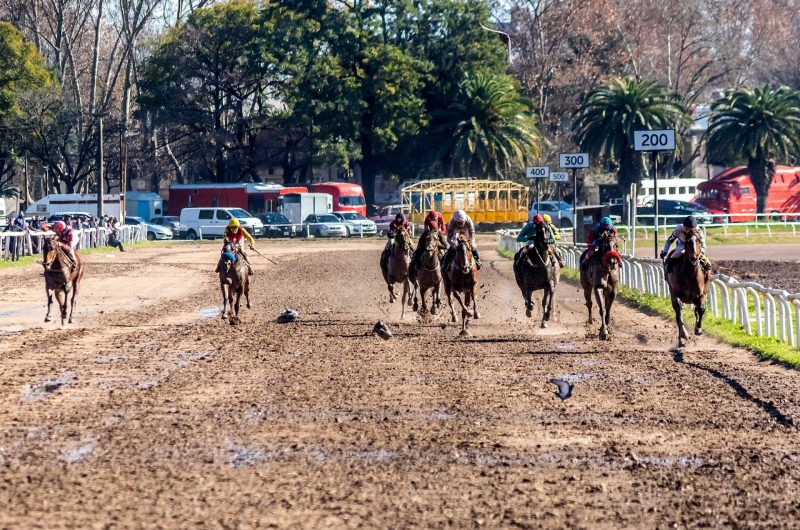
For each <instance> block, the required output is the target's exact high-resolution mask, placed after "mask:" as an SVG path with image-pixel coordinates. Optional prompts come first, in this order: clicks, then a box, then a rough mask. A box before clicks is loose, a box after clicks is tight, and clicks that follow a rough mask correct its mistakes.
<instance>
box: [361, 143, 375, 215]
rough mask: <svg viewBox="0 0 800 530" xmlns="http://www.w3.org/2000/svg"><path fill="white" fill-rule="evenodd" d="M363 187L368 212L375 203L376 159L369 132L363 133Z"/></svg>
mask: <svg viewBox="0 0 800 530" xmlns="http://www.w3.org/2000/svg"><path fill="white" fill-rule="evenodd" d="M359 165H360V166H361V187H362V188H363V189H364V200H366V201H367V214H369V213H370V211H371V210H372V207H373V206H374V205H375V159H374V156H373V153H372V138H371V137H370V136H369V134H368V133H367V132H364V133H362V134H361V162H360V163H359Z"/></svg>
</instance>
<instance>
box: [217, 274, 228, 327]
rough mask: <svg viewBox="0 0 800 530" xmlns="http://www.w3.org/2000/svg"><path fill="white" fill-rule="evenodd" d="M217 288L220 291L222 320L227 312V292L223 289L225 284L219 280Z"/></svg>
mask: <svg viewBox="0 0 800 530" xmlns="http://www.w3.org/2000/svg"><path fill="white" fill-rule="evenodd" d="M219 288H220V290H221V291H222V320H225V316H226V315H227V314H228V292H227V291H226V290H225V284H224V283H222V282H220V283H219Z"/></svg>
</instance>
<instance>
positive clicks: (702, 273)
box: [667, 229, 711, 348]
mask: <svg viewBox="0 0 800 530" xmlns="http://www.w3.org/2000/svg"><path fill="white" fill-rule="evenodd" d="M701 253H702V249H701V248H700V234H699V233H698V232H697V230H696V229H695V230H693V231H692V232H691V234H689V235H688V236H687V237H686V243H685V244H684V247H683V253H682V254H681V255H679V256H675V257H673V258H671V261H672V264H671V266H670V272H669V273H667V284H668V285H669V295H670V297H671V298H672V308H673V309H674V310H675V322H676V323H677V324H678V347H680V348H682V347H683V346H685V345H686V341H687V340H688V339H689V336H688V334H687V333H686V327H685V326H684V325H683V314H682V311H683V304H692V305H694V316H695V323H694V334H695V335H702V334H703V315H704V314H705V312H706V308H705V303H706V294H707V293H708V282H709V281H710V280H711V271H710V270H708V271H706V270H704V269H703V267H702V265H701V264H700V254H701Z"/></svg>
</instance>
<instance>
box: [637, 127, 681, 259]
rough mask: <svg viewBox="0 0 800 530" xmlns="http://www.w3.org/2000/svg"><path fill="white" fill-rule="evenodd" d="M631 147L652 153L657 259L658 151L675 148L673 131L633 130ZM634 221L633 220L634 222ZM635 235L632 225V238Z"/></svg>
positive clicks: (656, 250) (656, 249)
mask: <svg viewBox="0 0 800 530" xmlns="http://www.w3.org/2000/svg"><path fill="white" fill-rule="evenodd" d="M633 148H634V150H636V151H649V152H651V153H652V155H653V188H654V190H653V232H654V233H655V237H654V238H653V243H654V244H655V258H656V259H658V257H659V253H658V158H657V157H658V152H659V151H674V150H675V131H674V130H673V129H661V130H655V131H633ZM635 222H636V221H635V220H634V223H635ZM635 237H636V232H635V225H634V238H635Z"/></svg>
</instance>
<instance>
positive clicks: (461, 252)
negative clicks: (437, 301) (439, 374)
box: [443, 235, 481, 335]
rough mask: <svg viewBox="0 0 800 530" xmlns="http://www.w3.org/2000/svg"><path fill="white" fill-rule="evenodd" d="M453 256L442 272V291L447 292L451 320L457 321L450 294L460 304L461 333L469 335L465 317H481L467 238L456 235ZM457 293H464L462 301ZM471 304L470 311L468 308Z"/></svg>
mask: <svg viewBox="0 0 800 530" xmlns="http://www.w3.org/2000/svg"><path fill="white" fill-rule="evenodd" d="M454 250H455V257H453V259H452V260H451V262H450V266H449V267H448V268H447V270H446V271H445V274H444V278H443V279H444V291H445V293H446V294H447V304H448V305H449V306H450V317H451V318H452V320H453V322H458V320H457V319H456V312H455V310H454V309H453V300H452V298H451V296H450V295H451V294H452V295H453V296H455V297H456V300H458V304H459V305H460V306H461V335H469V332H468V331H467V319H468V318H469V317H474V318H476V319H478V318H481V316H480V314H479V313H478V304H477V298H478V296H477V295H478V292H477V291H478V269H477V267H476V266H475V260H474V258H473V257H472V247H471V245H470V242H469V241H467V238H466V237H464V236H463V235H461V236H458V241H457V242H456V246H455V249H454ZM459 293H463V294H464V301H463V302H462V301H461V297H460V296H459ZM470 303H471V304H472V311H470V310H469V309H468V308H469V306H470Z"/></svg>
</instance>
